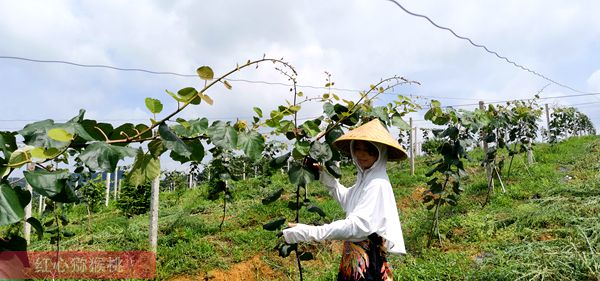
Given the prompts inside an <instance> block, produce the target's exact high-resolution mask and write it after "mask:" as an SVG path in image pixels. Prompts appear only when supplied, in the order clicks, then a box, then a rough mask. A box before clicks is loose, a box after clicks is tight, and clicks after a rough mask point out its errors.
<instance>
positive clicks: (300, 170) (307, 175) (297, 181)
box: [288, 163, 315, 186]
mask: <svg viewBox="0 0 600 281" xmlns="http://www.w3.org/2000/svg"><path fill="white" fill-rule="evenodd" d="M288 177H289V179H290V183H292V184H293V185H296V186H298V185H299V186H306V185H307V184H308V183H309V182H311V181H313V180H314V179H315V177H314V175H313V173H311V172H310V171H309V170H308V169H306V168H304V167H302V166H300V165H298V164H296V163H293V164H292V165H291V167H290V170H289V172H288Z"/></svg>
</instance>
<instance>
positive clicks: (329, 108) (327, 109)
mask: <svg viewBox="0 0 600 281" xmlns="http://www.w3.org/2000/svg"><path fill="white" fill-rule="evenodd" d="M323 112H324V113H325V115H327V117H329V118H331V117H333V116H334V115H335V110H334V107H333V104H331V103H330V102H326V103H324V104H323Z"/></svg>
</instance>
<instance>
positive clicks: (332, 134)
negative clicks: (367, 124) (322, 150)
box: [325, 126, 344, 144]
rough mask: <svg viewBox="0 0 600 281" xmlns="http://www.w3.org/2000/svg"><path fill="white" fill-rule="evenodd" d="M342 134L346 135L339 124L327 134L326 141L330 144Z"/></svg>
mask: <svg viewBox="0 0 600 281" xmlns="http://www.w3.org/2000/svg"><path fill="white" fill-rule="evenodd" d="M342 135H344V131H343V130H342V128H340V127H339V126H337V127H335V128H333V129H331V130H330V131H329V132H328V133H327V134H326V135H325V142H326V143H328V144H332V143H333V141H335V140H337V139H338V138H339V137H341V136H342Z"/></svg>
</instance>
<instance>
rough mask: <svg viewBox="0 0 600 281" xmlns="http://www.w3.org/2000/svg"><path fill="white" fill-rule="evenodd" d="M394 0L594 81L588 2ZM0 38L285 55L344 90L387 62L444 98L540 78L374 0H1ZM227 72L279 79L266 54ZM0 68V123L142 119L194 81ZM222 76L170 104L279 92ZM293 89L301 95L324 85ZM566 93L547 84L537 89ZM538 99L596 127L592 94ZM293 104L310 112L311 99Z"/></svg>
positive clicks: (471, 96)
mask: <svg viewBox="0 0 600 281" xmlns="http://www.w3.org/2000/svg"><path fill="white" fill-rule="evenodd" d="M399 3H401V4H402V5H404V6H405V7H406V8H407V9H408V10H411V11H413V12H415V13H420V14H425V15H427V16H429V17H430V18H431V19H432V20H433V21H435V22H436V23H438V24H439V25H442V26H446V27H450V28H452V29H453V30H454V31H456V33H458V34H459V35H462V36H467V37H470V38H471V39H473V41H475V42H476V43H480V44H485V45H486V46H487V47H488V48H490V49H491V50H494V51H496V52H498V53H500V54H501V55H503V56H506V57H508V58H510V59H512V60H513V61H515V62H517V63H519V64H521V65H524V66H526V67H528V68H530V69H533V70H535V71H537V72H539V73H541V74H543V75H545V76H547V77H549V78H551V79H553V80H555V81H557V82H560V83H562V84H565V85H568V86H570V87H572V88H575V89H577V90H580V91H583V92H600V54H599V52H598V50H600V17H598V15H597V12H598V11H600V2H599V1H592V0H589V1H548V0H545V1H542V0H530V1H516V0H515V1H493V2H492V1H476V0H470V1H465V0H461V1H456V0H455V1H440V0H436V1H433V0H421V1H399ZM0 42H1V43H0V56H18V57H25V58H32V59H41V60H64V61H71V62H76V63H81V64H106V65H112V66H116V67H122V68H143V69H148V70H153V71H170V72H177V73H182V74H193V73H194V72H195V69H196V68H197V67H199V66H201V65H209V66H211V67H212V68H213V69H214V70H215V73H216V75H220V74H223V73H225V72H227V71H229V70H231V69H233V68H235V66H236V63H243V62H245V61H246V60H248V59H258V58H261V57H262V56H263V54H266V56H267V57H273V58H282V57H283V58H284V59H285V60H286V61H288V62H290V63H291V64H292V65H294V66H295V68H296V69H297V71H298V82H299V84H301V85H313V86H323V85H324V84H325V78H326V76H325V74H324V71H328V72H330V73H331V74H332V78H333V80H334V81H335V83H336V84H335V85H336V87H340V88H345V89H366V88H368V85H369V84H373V83H375V82H377V81H378V80H380V79H382V78H386V77H390V76H393V75H400V76H404V77H406V78H408V79H411V80H416V81H419V82H420V83H421V86H411V87H404V88H397V89H396V90H395V93H397V94H404V95H414V96H435V97H440V98H438V99H439V100H440V101H441V102H442V103H443V104H444V105H456V104H468V103H474V102H476V101H477V100H484V101H498V100H507V99H519V98H529V97H532V96H533V94H535V93H536V92H537V91H539V90H540V89H541V88H542V87H544V86H545V85H546V84H548V83H549V82H548V81H545V80H544V79H542V78H540V77H537V76H535V75H532V74H531V73H528V72H526V71H523V70H520V69H518V68H516V67H515V66H513V65H511V64H508V63H506V62H505V61H502V60H500V59H498V58H497V57H495V56H493V55H491V54H489V53H486V52H484V51H483V50H482V49H479V48H475V47H473V46H472V45H470V44H468V42H466V41H464V40H460V39H458V38H456V37H453V36H452V35H451V34H450V33H449V32H447V31H445V30H440V29H437V28H435V27H434V26H433V25H431V24H430V23H429V22H427V21H426V20H425V19H423V18H418V17H414V16H411V15H408V14H407V13H405V12H403V11H402V10H401V9H399V8H398V7H397V6H395V5H394V4H393V3H391V2H389V1H386V0H357V1H349V0H330V1H282V0H270V1H267V0H255V1H241V0H236V1H233V0H231V1H192V0H187V1H148V0H144V1H116V0H115V1H26V0H20V1H9V0H0ZM232 78H234V79H249V80H262V81H270V82H283V83H285V82H287V81H286V79H285V77H283V76H282V75H280V74H278V73H277V72H276V71H274V70H273V68H272V67H271V66H270V65H264V66H261V67H260V68H259V69H249V70H244V71H242V72H239V73H236V74H235V75H234V76H233V77H232ZM0 81H1V87H0V98H1V99H2V102H1V104H2V110H1V111H0V130H19V129H21V128H23V126H24V125H25V124H27V123H30V122H31V121H20V120H32V121H33V120H36V121H37V120H42V119H47V118H50V119H55V120H64V119H68V118H70V117H72V116H75V115H76V114H77V112H78V110H79V109H80V108H84V109H86V110H87V117H90V118H95V119H98V120H106V121H109V122H112V123H115V124H116V123H124V122H134V123H140V122H147V121H146V120H148V118H149V117H151V115H150V113H149V112H148V111H147V110H146V109H145V106H144V98H146V97H154V98H158V99H160V100H162V101H163V103H164V104H165V111H169V110H172V109H173V108H174V106H175V104H174V103H173V102H171V98H170V97H169V96H167V95H166V93H165V91H164V90H165V89H168V90H171V91H177V90H179V89H180V88H183V87H187V86H194V87H197V88H201V86H202V85H203V84H202V82H201V81H199V79H197V78H193V77H192V78H183V77H177V76H171V75H152V74H147V73H139V72H122V71H115V70H109V69H100V68H81V67H74V66H70V65H62V64H42V63H31V62H24V61H18V60H10V59H0ZM231 84H232V85H233V90H231V91H228V90H226V89H225V88H224V87H216V88H215V90H213V91H211V92H209V93H208V94H209V95H210V96H211V97H212V98H213V99H214V101H215V104H214V105H213V106H208V105H205V104H202V105H200V106H197V107H195V108H193V109H190V110H186V111H185V112H183V113H182V117H185V118H197V117H209V118H218V119H231V120H235V118H242V119H244V118H245V119H248V118H249V117H250V116H252V107H254V106H258V107H261V108H263V110H265V111H268V110H270V109H272V108H273V107H274V106H275V105H277V104H282V103H284V102H285V100H286V99H288V100H289V99H291V96H290V94H289V92H288V88H287V87H283V86H273V85H261V84H250V83H244V82H231ZM302 90H303V91H304V93H305V94H306V95H309V96H311V95H318V94H322V93H323V92H324V91H323V90H318V89H310V88H304V89H302ZM338 94H340V95H343V96H346V97H347V98H353V97H354V99H356V96H357V95H356V94H355V93H350V92H338ZM574 94H578V93H576V92H573V91H570V90H567V89H565V88H562V87H559V86H556V85H553V84H551V85H550V86H548V87H547V88H546V89H545V90H544V92H543V93H542V94H541V96H542V97H544V96H562V95H574ZM393 97H394V96H393V95H388V96H384V97H382V98H381V100H380V101H379V102H380V103H385V102H388V101H390V100H391V99H393ZM442 97H447V98H442ZM448 98H449V99H448ZM544 102H548V103H549V104H550V105H577V106H576V107H578V108H579V110H580V111H582V112H584V113H585V114H587V115H588V116H589V117H590V118H591V119H592V121H593V122H594V124H595V125H596V128H598V126H599V125H600V110H598V109H597V108H598V106H599V105H600V95H598V96H587V97H578V98H562V99H551V100H545V101H544ZM314 112H316V111H313V113H314ZM305 114H306V115H307V116H310V114H311V110H308V112H306V113H305ZM415 119H422V114H420V115H415ZM418 125H419V126H422V127H427V126H428V125H427V124H426V123H424V122H421V123H419V124H418Z"/></svg>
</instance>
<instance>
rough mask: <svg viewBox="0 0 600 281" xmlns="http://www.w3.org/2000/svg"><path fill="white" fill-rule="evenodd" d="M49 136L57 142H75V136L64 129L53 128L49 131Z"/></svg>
mask: <svg viewBox="0 0 600 281" xmlns="http://www.w3.org/2000/svg"><path fill="white" fill-rule="evenodd" d="M48 136H49V137H50V138H51V139H53V140H57V141H62V142H70V141H71V140H73V135H72V134H70V133H69V132H67V131H66V130H65V129H62V128H53V129H50V130H48Z"/></svg>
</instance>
